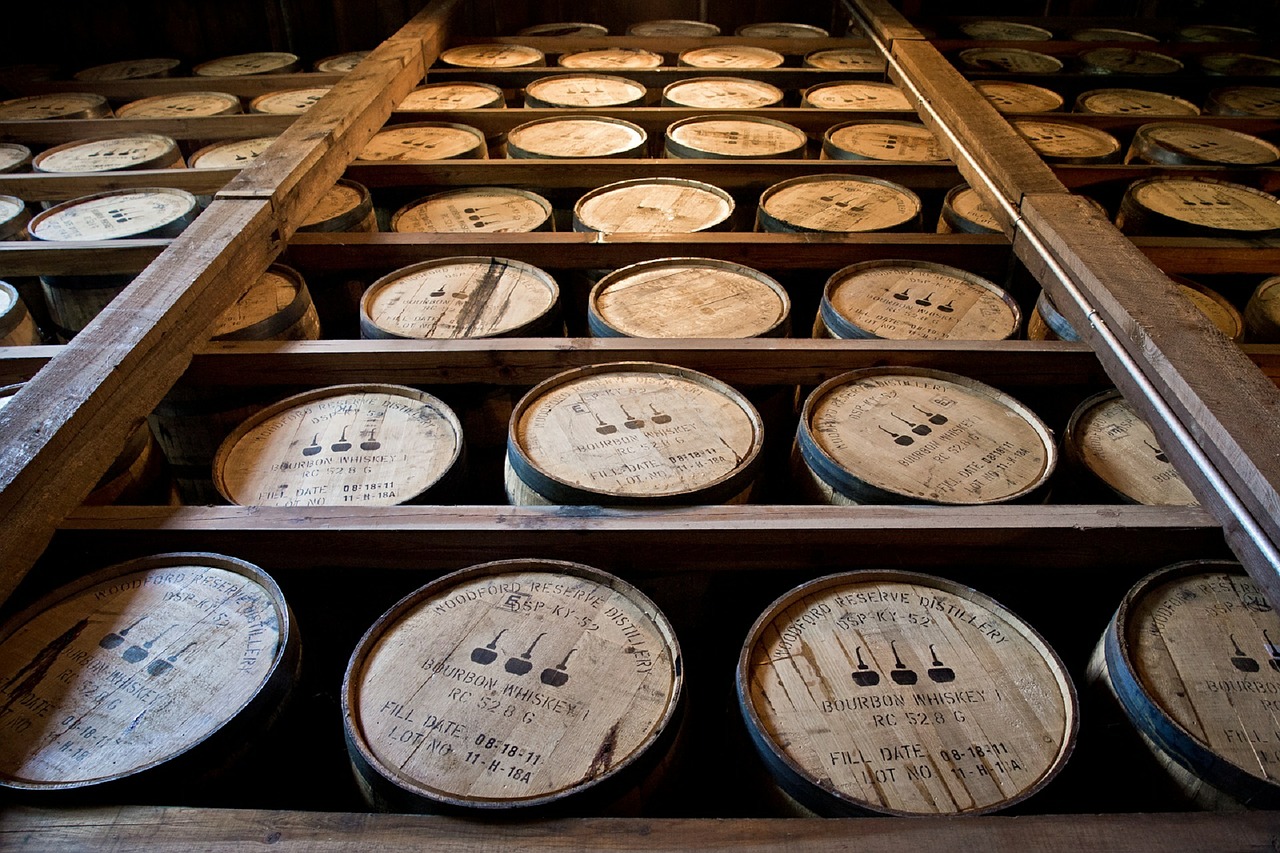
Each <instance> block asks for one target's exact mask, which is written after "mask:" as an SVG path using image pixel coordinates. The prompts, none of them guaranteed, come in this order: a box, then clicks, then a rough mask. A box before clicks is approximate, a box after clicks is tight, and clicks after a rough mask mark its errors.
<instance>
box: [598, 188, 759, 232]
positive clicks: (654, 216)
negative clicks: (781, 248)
mask: <svg viewBox="0 0 1280 853" xmlns="http://www.w3.org/2000/svg"><path fill="white" fill-rule="evenodd" d="M733 211H734V201H733V196H731V195H729V193H727V192H725V191H724V190H722V189H720V188H719V187H713V186H712V185H711V184H705V183H703V182H701V181H693V180H689V179H686V178H636V179H633V180H629V181H619V182H617V183H614V184H606V185H605V186H603V187H600V188H599V189H594V190H591V191H590V192H588V193H587V194H586V195H584V196H583V197H582V198H580V199H578V201H577V203H576V204H574V206H573V230H574V231H598V232H604V233H610V234H613V233H641V234H642V233H662V234H692V233H694V232H697V231H718V230H724V229H725V228H728V227H729V224H730V220H731V217H732V216H733Z"/></svg>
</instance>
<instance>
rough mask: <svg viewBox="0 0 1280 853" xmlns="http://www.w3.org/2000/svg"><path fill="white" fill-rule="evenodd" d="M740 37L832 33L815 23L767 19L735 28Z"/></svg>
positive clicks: (790, 37) (784, 37)
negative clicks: (795, 22) (794, 22)
mask: <svg viewBox="0 0 1280 853" xmlns="http://www.w3.org/2000/svg"><path fill="white" fill-rule="evenodd" d="M733 34H734V35H735V36H737V37H739V38H748V39H804V38H819V39H824V38H830V37H831V33H829V32H827V31H826V30H824V29H823V28H822V27H815V26H814V25H813V24H793V23H788V22H785V21H766V22H764V23H759V24H743V25H742V26H740V27H738V28H737V29H736V30H734V32H733Z"/></svg>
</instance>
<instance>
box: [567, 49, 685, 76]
mask: <svg viewBox="0 0 1280 853" xmlns="http://www.w3.org/2000/svg"><path fill="white" fill-rule="evenodd" d="M589 53H613V54H622V55H627V56H635V57H643V58H644V59H645V60H646V63H645V64H643V65H636V66H627V65H576V64H573V63H575V62H576V61H580V60H579V57H581V56H584V55H585V54H589ZM566 60H567V61H566ZM653 60H657V61H656V62H654V61H653ZM665 62H666V60H665V59H663V57H662V54H660V53H656V52H655V51H652V50H646V49H645V48H642V47H625V46H617V47H586V48H582V49H581V50H571V51H569V52H567V53H562V54H560V56H559V57H557V59H556V65H557V66H559V67H560V68H570V69H573V70H575V71H590V70H593V69H596V70H606V69H608V70H618V71H637V70H642V69H646V68H661V67H662V66H663V64H664V63H665Z"/></svg>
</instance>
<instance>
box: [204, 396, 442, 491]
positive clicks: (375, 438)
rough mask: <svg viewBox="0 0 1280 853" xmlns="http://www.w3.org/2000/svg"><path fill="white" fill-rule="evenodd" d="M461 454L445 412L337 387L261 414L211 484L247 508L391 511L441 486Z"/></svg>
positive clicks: (424, 400) (227, 451)
mask: <svg viewBox="0 0 1280 853" xmlns="http://www.w3.org/2000/svg"><path fill="white" fill-rule="evenodd" d="M461 453H462V427H461V426H460V425H459V423H458V419H457V416H456V415H454V413H453V411H452V410H451V409H449V407H448V406H446V405H445V404H444V403H442V402H440V401H439V400H437V399H436V398H435V397H433V396H431V395H430V394H427V393H425V392H423V391H418V390H415V389H413V388H406V387H404V386H401V385H381V384H364V385H335V386H332V387H329V388H320V389H317V390H314V391H307V392H304V393H302V394H297V395H294V396H292V397H289V398H287V399H284V400H281V401H280V402H278V403H275V404H274V405H271V406H268V407H267V408H265V409H263V410H262V411H261V412H258V413H257V414H255V415H254V416H253V417H251V418H250V419H249V420H247V421H245V422H244V423H243V424H241V425H240V426H238V427H237V428H236V429H235V430H234V431H232V433H231V435H229V436H227V439H226V440H225V441H224V442H223V443H222V446H221V447H219V448H218V453H217V456H216V457H215V458H214V463H213V480H214V485H215V486H217V488H218V492H219V493H221V494H222V496H223V497H225V498H226V499H227V500H228V501H230V502H231V503H233V504H239V505H241V506H393V505H396V504H402V503H405V502H407V501H411V500H413V499H414V498H416V497H418V496H420V495H421V494H422V493H423V492H425V491H427V490H428V489H430V488H431V487H432V486H434V485H435V484H436V483H438V482H439V481H440V480H441V479H442V478H443V477H444V476H445V475H446V474H447V473H448V472H449V471H450V470H451V469H452V468H453V466H454V465H455V464H456V462H457V461H458V459H459V457H460V456H461Z"/></svg>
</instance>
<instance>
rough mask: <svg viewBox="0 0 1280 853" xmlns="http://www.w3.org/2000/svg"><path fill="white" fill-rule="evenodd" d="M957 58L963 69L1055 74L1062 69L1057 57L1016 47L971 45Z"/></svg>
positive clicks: (1060, 61)
mask: <svg viewBox="0 0 1280 853" xmlns="http://www.w3.org/2000/svg"><path fill="white" fill-rule="evenodd" d="M957 58H958V59H959V60H960V65H961V69H962V70H964V71H1003V72H1005V73H1008V74H1057V73H1058V72H1059V71H1061V70H1062V60H1060V59H1058V58H1057V57H1055V56H1050V55H1049V54H1047V53H1039V52H1037V51H1034V50H1023V49H1022V48H1018V47H971V48H968V49H967V50H962V51H960V53H959V54H958V57H957Z"/></svg>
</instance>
